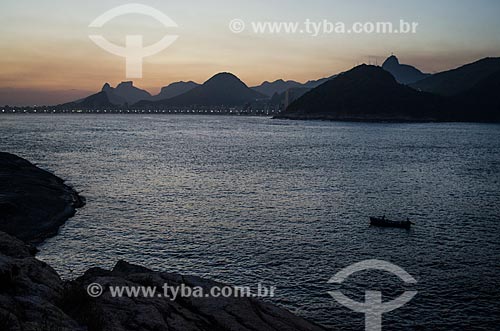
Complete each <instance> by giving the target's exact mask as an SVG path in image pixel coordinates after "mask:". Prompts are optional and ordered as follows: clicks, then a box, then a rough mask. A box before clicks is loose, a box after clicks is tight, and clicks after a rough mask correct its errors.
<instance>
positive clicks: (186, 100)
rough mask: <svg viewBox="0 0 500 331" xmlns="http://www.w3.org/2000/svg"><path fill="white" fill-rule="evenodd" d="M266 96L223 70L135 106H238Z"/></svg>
mask: <svg viewBox="0 0 500 331" xmlns="http://www.w3.org/2000/svg"><path fill="white" fill-rule="evenodd" d="M266 98H268V97H267V96H266V95H264V94H262V93H259V92H257V91H255V90H252V89H251V88H249V87H248V86H247V85H246V84H245V83H243V82H242V81H241V80H240V79H239V78H238V77H236V76H235V75H233V74H231V73H228V72H223V73H219V74H216V75H215V76H213V77H212V78H210V79H209V80H207V81H206V82H205V83H203V84H202V85H199V86H196V87H194V88H193V89H191V90H189V91H187V92H185V93H183V94H180V95H177V96H175V97H172V98H168V99H162V100H158V101H150V100H143V101H141V102H139V103H137V106H139V107H147V106H153V107H155V106H181V107H183V106H194V105H197V106H218V105H224V106H240V105H244V104H245V103H248V102H252V101H255V100H258V99H266Z"/></svg>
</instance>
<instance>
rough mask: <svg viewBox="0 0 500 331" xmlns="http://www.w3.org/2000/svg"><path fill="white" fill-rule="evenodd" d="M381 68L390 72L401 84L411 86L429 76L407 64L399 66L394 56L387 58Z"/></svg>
mask: <svg viewBox="0 0 500 331" xmlns="http://www.w3.org/2000/svg"><path fill="white" fill-rule="evenodd" d="M382 68H383V69H384V70H386V71H388V72H390V73H391V74H392V75H393V76H394V78H396V80H397V81H398V82H399V83H401V84H411V83H415V82H417V81H419V80H422V79H424V78H426V77H428V76H429V74H424V73H422V72H421V71H420V70H418V69H417V68H415V67H412V66H410V65H408V64H400V63H399V60H398V58H397V57H396V56H394V55H391V56H389V57H388V58H387V59H386V60H385V62H384V63H383V64H382Z"/></svg>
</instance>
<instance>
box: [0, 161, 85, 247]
mask: <svg viewBox="0 0 500 331" xmlns="http://www.w3.org/2000/svg"><path fill="white" fill-rule="evenodd" d="M84 204H85V201H84V199H83V198H82V197H80V196H79V195H78V193H77V192H76V191H75V190H73V189H72V188H71V187H69V186H67V185H65V184H64V181H63V180H62V179H61V178H59V177H57V176H54V175H53V174H51V173H50V172H47V171H45V170H42V169H40V168H38V167H36V166H35V165H33V164H31V163H30V162H29V161H27V160H25V159H23V158H20V157H18V156H16V155H13V154H9V153H2V152H0V231H4V232H6V233H9V234H11V235H14V236H15V237H17V238H20V239H22V240H25V241H30V242H39V241H41V240H43V239H44V238H46V237H50V236H53V235H55V234H56V233H57V230H58V229H59V227H60V226H61V225H62V224H63V223H64V222H65V221H66V220H67V219H68V218H69V217H71V216H73V215H74V214H75V209H76V208H79V207H82V206H83V205H84Z"/></svg>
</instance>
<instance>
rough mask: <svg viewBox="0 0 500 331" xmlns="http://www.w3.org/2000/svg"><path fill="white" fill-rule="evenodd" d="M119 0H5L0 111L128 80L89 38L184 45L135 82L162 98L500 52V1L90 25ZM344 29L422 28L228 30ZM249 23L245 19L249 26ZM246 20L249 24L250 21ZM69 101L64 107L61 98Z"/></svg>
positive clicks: (190, 6)
mask: <svg viewBox="0 0 500 331" xmlns="http://www.w3.org/2000/svg"><path fill="white" fill-rule="evenodd" d="M127 3H129V2H125V1H114V0H99V1H97V0H87V1H67V0H65V1H63V0H56V1H54V0H48V1H39V0H38V1H35V0H2V2H1V3H0V22H1V25H0V35H1V39H0V104H2V105H3V104H6V103H8V104H12V105H14V104H19V105H23V104H33V103H39V104H41V103H43V102H55V101H58V102H63V101H69V100H70V99H71V98H75V97H78V96H80V95H85V93H87V92H94V91H97V90H99V89H100V88H101V87H102V85H103V84H104V83H105V82H109V83H111V84H112V85H113V86H114V85H116V84H117V83H119V82H120V81H123V80H127V79H126V77H125V60H124V58H121V57H117V56H115V55H112V54H110V53H107V52H106V51H104V50H103V49H101V48H99V47H98V46H96V45H95V44H94V43H93V42H92V41H91V40H90V39H89V37H88V35H89V34H96V33H97V34H102V35H104V36H105V37H106V38H107V39H108V40H109V41H111V42H113V43H116V44H121V45H123V44H124V40H125V35H127V34H142V35H144V40H145V45H150V44H153V43H155V42H156V41H158V40H159V39H161V38H162V37H163V36H164V35H165V34H174V35H178V36H179V37H178V40H177V41H176V42H175V43H174V44H173V45H171V46H170V47H168V48H167V49H165V50H163V51H162V52H160V53H158V54H156V55H153V56H151V57H148V58H146V59H145V60H144V67H143V78H142V79H135V80H134V82H135V85H136V86H138V87H141V88H144V89H147V90H148V91H149V92H151V93H157V92H158V91H159V89H160V88H161V87H162V86H165V85H167V84H169V83H171V82H174V81H179V80H184V81H186V80H194V81H196V82H199V83H202V82H204V81H205V80H206V79H208V78H209V77H211V76H212V75H213V74H215V73H217V72H220V71H230V72H232V73H234V74H236V75H237V76H238V77H240V78H241V79H242V80H243V81H244V82H245V83H247V84H248V85H249V86H253V85H258V84H260V83H261V82H262V81H265V80H268V81H273V80H276V79H280V78H283V79H285V80H286V79H293V80H297V81H301V82H303V81H307V80H310V79H318V78H322V77H325V76H330V75H332V74H335V73H338V72H341V71H344V70H346V69H349V68H351V67H353V66H355V65H356V64H358V63H362V62H368V61H371V62H375V61H377V62H378V64H380V63H381V62H382V61H383V60H384V59H385V58H386V57H387V56H388V55H390V53H391V52H394V54H396V55H397V56H398V57H399V59H400V60H401V62H404V63H408V64H412V65H415V66H417V67H418V68H419V69H421V70H423V71H425V72H430V73H433V72H437V71H441V70H445V69H450V68H453V67H457V66H459V65H462V64H464V63H467V62H472V61H474V60H477V59H480V58H482V57H486V56H500V34H499V31H500V20H499V19H498V15H499V14H500V1H495V0H480V1H465V0H458V1H457V0H444V1H435V0H433V1H431V0H429V1H418V2H417V1H411V2H410V1H390V0H381V1H375V0H372V1H356V2H354V1H350V2H347V1H333V0H310V1H307V2H306V1H299V0H288V1H274V0H265V1H262V0H256V1H229V0H227V1H226V0H213V1H204V0H199V1H169V0H161V1H160V0H150V1H140V3H142V4H145V5H149V6H152V7H154V8H156V9H158V10H160V11H161V12H163V13H165V14H166V15H168V16H169V17H170V18H171V19H172V20H173V21H175V22H176V23H177V24H178V27H177V28H165V27H164V26H162V25H161V24H160V23H159V22H157V21H156V20H154V19H153V18H150V17H147V16H143V15H126V16H122V17H120V18H116V19H114V20H112V21H110V22H108V23H107V24H106V25H105V26H104V27H103V28H100V29H95V28H89V27H88V26H89V24H90V22H91V21H93V20H94V19H95V18H96V17H98V16H99V15H101V14H102V13H103V12H105V11H107V10H109V9H111V8H113V7H115V6H118V5H123V4H127ZM234 18H239V19H242V20H244V21H245V22H252V21H276V22H288V21H290V22H295V21H296V22H303V21H305V20H306V19H310V20H312V21H321V20H323V19H327V20H329V21H332V22H338V21H342V22H345V23H346V24H352V23H353V22H357V21H360V22H366V21H390V22H394V23H398V22H399V20H400V19H404V20H406V21H415V22H418V23H419V26H418V30H417V33H416V34H405V35H397V34H395V35H390V34H356V35H352V34H344V35H341V34H326V35H320V36H317V37H313V36H310V35H304V34H284V33H282V34H255V33H253V32H251V31H248V29H247V30H245V31H244V32H242V33H240V34H234V33H232V32H231V31H230V30H229V28H228V24H229V22H230V21H231V20H232V19H234ZM248 24H249V23H248ZM248 24H247V25H248ZM66 99H69V100H66Z"/></svg>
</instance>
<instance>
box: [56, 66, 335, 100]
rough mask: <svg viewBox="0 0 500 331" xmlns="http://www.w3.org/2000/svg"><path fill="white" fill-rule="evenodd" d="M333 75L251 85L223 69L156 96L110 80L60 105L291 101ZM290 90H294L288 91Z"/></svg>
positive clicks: (165, 88)
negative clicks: (298, 80)
mask: <svg viewBox="0 0 500 331" xmlns="http://www.w3.org/2000/svg"><path fill="white" fill-rule="evenodd" d="M332 77H335V76H332ZM332 77H328V78H322V79H319V80H311V81H308V82H306V83H304V84H301V83H299V82H295V81H284V80H277V81H274V82H271V83H270V82H264V83H262V84H261V85H259V86H255V87H252V88H249V87H248V86H247V85H246V84H245V83H243V82H242V81H241V80H240V79H239V78H238V77H236V76H235V75H233V74H231V73H219V74H216V75H215V76H213V77H212V78H210V79H209V80H207V81H206V82H205V83H203V84H201V85H200V84H198V83H195V82H193V81H189V82H175V83H172V84H170V85H168V86H165V87H163V88H162V89H161V92H160V93H159V94H157V95H154V96H152V95H151V94H150V93H149V92H147V91H145V90H142V89H139V88H137V87H135V86H134V85H133V83H132V82H122V83H120V84H118V86H117V87H115V88H113V87H111V86H110V85H109V84H108V83H106V84H104V86H103V88H102V90H101V91H100V92H98V93H95V94H92V95H90V96H88V97H86V98H83V99H79V100H77V101H74V102H69V103H66V104H63V105H60V106H59V107H62V108H64V107H77V108H78V107H83V108H92V107H118V106H125V105H129V106H131V105H133V106H136V107H155V106H183V107H185V106H195V105H196V106H217V105H220V106H222V105H224V106H242V105H244V104H247V103H250V102H253V101H255V100H264V99H269V100H270V102H271V103H273V104H288V103H289V102H291V101H293V100H295V99H296V98H298V97H299V96H300V95H302V94H303V93H305V92H307V91H309V90H310V89H311V88H314V87H316V86H318V85H320V84H322V83H323V82H325V81H327V80H329V79H331V78H332ZM289 90H293V92H292V93H286V92H287V91H289ZM297 91H301V93H297ZM287 100H288V101H287Z"/></svg>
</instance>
